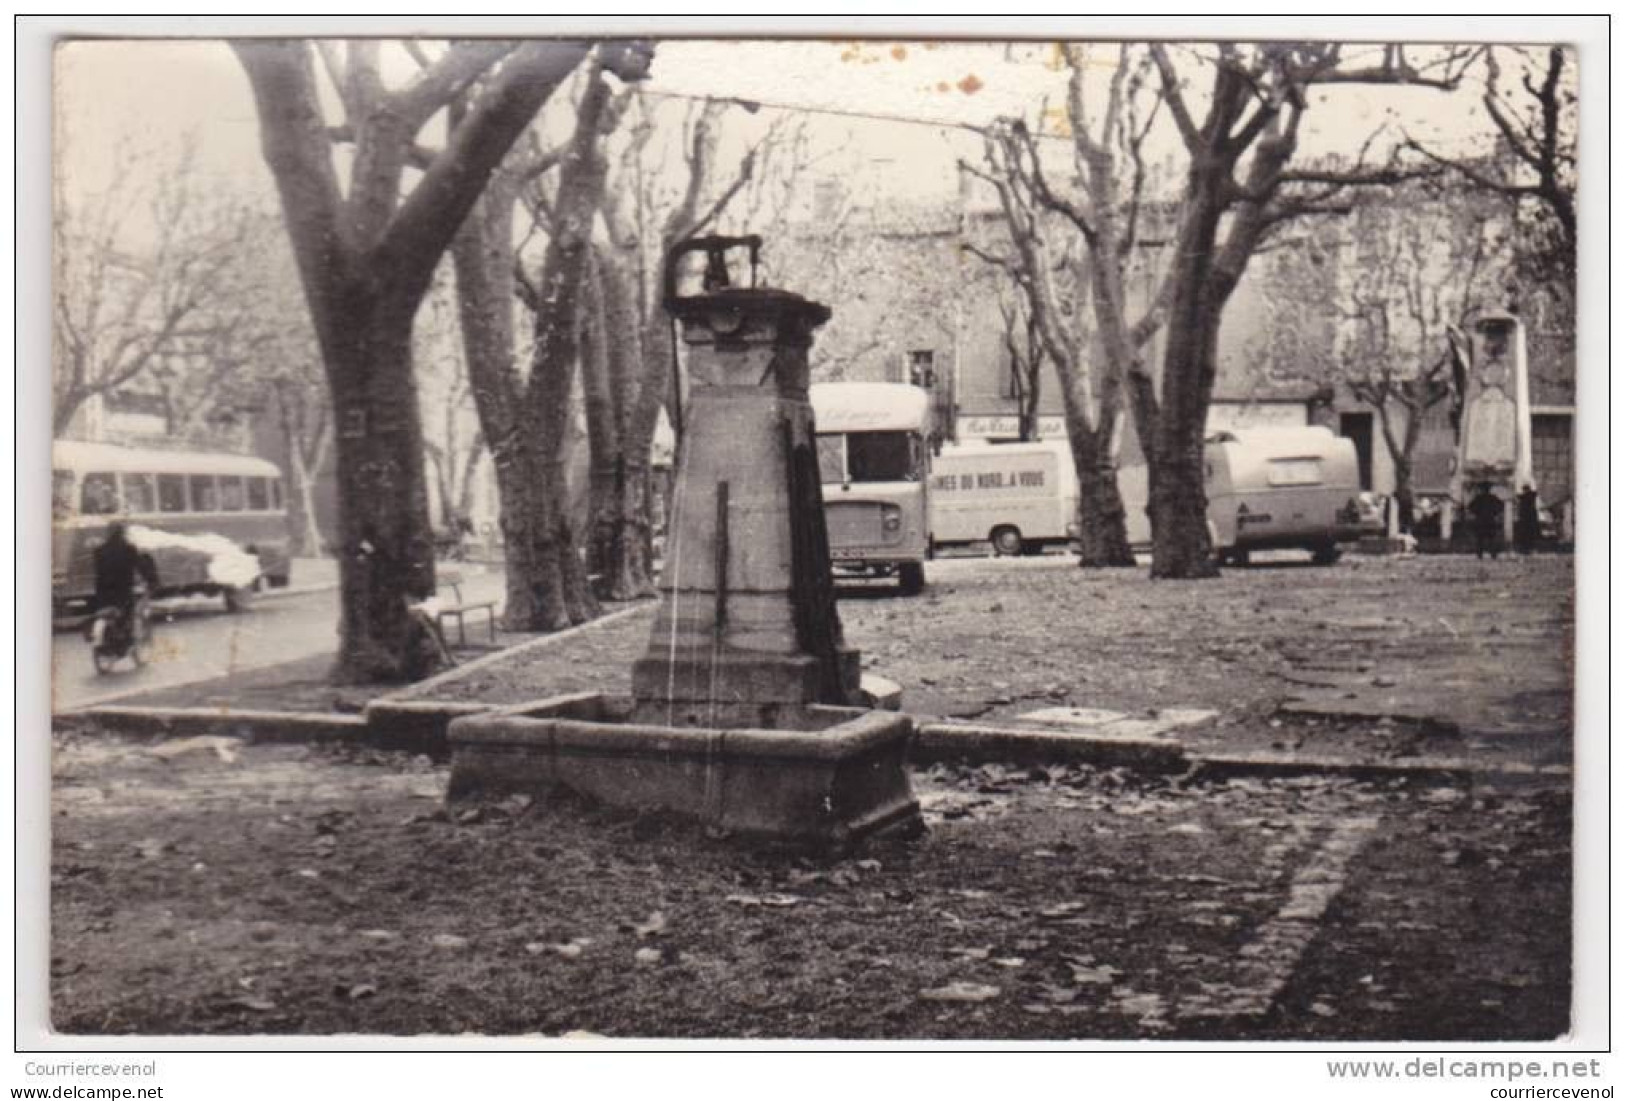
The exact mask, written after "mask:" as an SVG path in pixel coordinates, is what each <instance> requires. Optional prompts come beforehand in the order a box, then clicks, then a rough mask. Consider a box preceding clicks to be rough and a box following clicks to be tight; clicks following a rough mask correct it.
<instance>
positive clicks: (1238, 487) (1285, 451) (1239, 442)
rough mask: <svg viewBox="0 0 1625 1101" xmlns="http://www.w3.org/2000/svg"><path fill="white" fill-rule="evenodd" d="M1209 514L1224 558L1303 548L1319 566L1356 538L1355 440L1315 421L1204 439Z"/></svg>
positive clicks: (1359, 522) (1360, 526)
mask: <svg viewBox="0 0 1625 1101" xmlns="http://www.w3.org/2000/svg"><path fill="white" fill-rule="evenodd" d="M1206 455H1207V514H1208V520H1209V521H1210V523H1211V524H1212V528H1211V530H1212V531H1213V532H1214V549H1215V551H1216V552H1217V553H1218V554H1219V557H1220V560H1221V561H1229V562H1234V563H1236V564H1238V565H1245V564H1246V562H1247V558H1248V554H1249V553H1250V552H1251V551H1255V550H1273V549H1279V548H1301V549H1304V550H1308V551H1310V552H1312V553H1313V555H1314V560H1315V561H1316V562H1317V563H1320V564H1322V565H1327V564H1330V563H1332V562H1335V561H1337V558H1338V554H1339V551H1338V544H1339V543H1342V542H1352V541H1354V540H1357V539H1359V538H1360V536H1361V534H1362V533H1363V531H1364V523H1363V518H1362V515H1361V509H1360V488H1361V487H1360V468H1359V462H1358V459H1357V458H1356V456H1355V451H1354V441H1353V440H1349V439H1346V438H1344V437H1341V436H1338V435H1336V434H1335V433H1333V432H1332V430H1331V429H1329V428H1323V427H1320V426H1311V427H1294V428H1249V429H1233V430H1230V431H1225V432H1219V433H1216V434H1215V435H1212V436H1209V437H1208V440H1207V450H1206Z"/></svg>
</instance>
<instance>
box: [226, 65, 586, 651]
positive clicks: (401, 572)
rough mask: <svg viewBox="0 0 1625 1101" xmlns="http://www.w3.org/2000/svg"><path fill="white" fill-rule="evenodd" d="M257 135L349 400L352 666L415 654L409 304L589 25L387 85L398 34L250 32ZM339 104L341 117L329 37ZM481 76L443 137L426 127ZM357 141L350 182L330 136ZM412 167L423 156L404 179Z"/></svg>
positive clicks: (341, 480)
mask: <svg viewBox="0 0 1625 1101" xmlns="http://www.w3.org/2000/svg"><path fill="white" fill-rule="evenodd" d="M233 48H234V49H235V51H236V53H237V56H238V59H239V60H240V61H241V63H242V65H243V68H244V69H245V70H246V71H247V73H248V77H249V82H250V84H251V85H252V87H253V90H254V98H255V103H256V105H257V107H258V113H259V119H260V135H261V144H262V147H263V152H264V156H265V160H266V163H267V164H268V165H269V166H270V169H271V173H272V175H273V177H274V178H275V180H276V184H277V189H278V192H279V193H280V195H281V199H282V209H283V216H284V218H285V220H286V223H287V228H288V234H289V237H290V239H291V240H292V242H293V247H294V253H295V256H296V258H297V260H298V265H299V271H300V275H301V277H302V281H303V284H304V287H305V296H306V299H307V300H308V302H309V305H310V311H311V317H312V320H313V322H314V327H315V330H316V335H317V339H318V341H319V344H320V347H321V350H322V360H323V363H324V366H325V368H326V374H327V381H328V386H329V388H330V391H331V394H332V398H333V405H334V411H335V414H336V417H337V433H336V443H337V456H338V498H339V524H340V533H339V543H340V551H341V555H340V563H341V565H340V583H341V595H342V614H341V620H340V630H339V635H340V646H339V655H338V660H337V663H336V665H335V668H334V675H335V677H336V678H337V679H339V680H343V681H377V680H395V679H400V678H402V677H406V676H410V675H411V674H413V673H414V672H416V671H418V668H419V658H418V656H417V648H416V647H414V646H413V631H412V628H411V622H412V621H411V618H410V615H409V612H408V603H409V601H410V600H411V599H413V598H423V597H427V596H429V595H430V594H432V593H433V591H434V587H435V581H434V556H433V550H432V538H431V532H430V524H429V517H428V502H427V489H426V484H425V477H424V456H423V443H422V441H423V431H422V423H421V415H420V412H419V408H418V401H417V391H416V387H415V384H414V379H413V373H412V347H411V343H412V340H411V338H412V319H413V316H414V314H415V313H416V312H417V307H418V304H419V302H420V301H421V300H422V298H423V295H424V293H425V292H426V291H427V289H428V286H429V282H430V280H431V279H432V277H433V274H434V269H435V265H436V263H437V261H438V260H439V258H440V256H441V254H442V253H443V252H444V251H445V250H446V248H447V246H448V245H450V243H451V240H452V237H453V236H454V235H455V233H456V231H457V228H458V227H459V226H460V225H461V224H462V223H463V220H464V218H465V217H466V216H467V214H468V212H469V210H470V209H471V208H472V207H473V205H474V202H475V200H476V199H477V198H478V197H479V194H480V192H481V190H482V189H483V188H484V186H485V184H486V181H487V180H488V179H489V178H490V175H491V173H492V171H493V170H494V169H495V168H496V166H497V165H498V164H499V163H500V162H501V160H502V158H503V156H504V155H505V154H506V153H507V151H508V149H509V148H510V147H511V146H512V145H513V143H514V141H515V140H516V139H517V138H518V137H519V135H520V134H521V133H523V132H524V129H525V127H526V126H527V125H529V123H530V121H531V119H532V118H534V117H535V115H536V112H537V110H538V109H539V108H540V107H541V105H542V104H543V103H544V102H545V101H546V100H547V98H548V97H549V96H550V95H551V94H552V92H553V91H554V89H556V88H557V87H558V86H559V85H560V84H561V83H562V82H563V81H564V80H565V78H566V77H567V76H568V75H569V74H570V72H571V71H572V70H574V69H575V67H576V65H577V64H578V63H579V62H580V61H581V59H582V58H583V57H585V56H586V55H587V53H588V50H589V49H590V45H589V44H588V43H584V42H565V41H556V40H548V41H530V42H524V43H518V42H507V41H479V42H461V43H456V44H453V45H451V46H449V47H448V48H446V49H445V50H443V51H442V52H440V53H439V54H438V56H435V57H432V58H431V57H430V56H428V53H427V51H426V50H425V49H424V48H423V47H422V46H420V45H417V44H414V45H413V47H412V48H411V49H410V50H409V51H408V52H409V53H410V54H411V55H412V57H413V58H414V59H415V60H417V61H418V62H419V69H418V71H417V73H416V74H415V75H414V76H413V77H412V78H411V79H410V80H408V81H407V82H406V83H405V84H403V85H401V86H399V87H397V88H393V89H392V88H389V87H387V86H386V84H385V81H384V79H383V75H382V71H383V70H382V66H381V65H380V54H381V51H382V50H383V49H385V48H386V47H385V45H384V44H383V43H380V42H377V41H356V42H350V43H348V44H344V45H341V44H339V43H337V42H332V41H321V42H320V43H318V44H316V45H314V46H313V45H312V44H311V43H308V42H299V41H287V40H270V39H264V40H244V41H239V42H236V43H234V44H233ZM318 53H319V55H320V59H321V64H322V66H323V69H324V70H325V72H326V73H327V76H328V78H329V80H330V82H331V84H332V89H333V93H334V98H336V101H337V103H338V105H339V106H340V108H341V110H342V113H343V118H342V119H341V120H339V121H337V122H332V123H330V121H329V120H328V119H327V117H326V116H325V114H324V111H323V102H324V100H323V97H322V95H321V94H320V93H319V91H318V87H317V77H316V54H318ZM481 77H485V78H486V79H485V81H484V84H483V87H482V89H481V91H480V93H479V95H478V96H477V97H476V98H475V99H474V100H473V102H472V103H471V104H470V105H469V106H468V108H467V110H466V111H464V112H463V113H462V115H461V118H460V119H459V120H458V121H457V122H456V124H455V125H450V126H448V127H447V134H446V142H445V146H444V148H443V149H440V150H431V149H425V148H423V147H422V146H421V145H420V144H419V138H418V135H419V134H420V132H421V131H423V129H424V128H425V127H426V126H427V124H428V123H429V122H430V120H431V119H433V118H434V117H436V116H437V115H439V114H440V113H442V111H443V110H444V109H445V108H446V107H447V105H448V104H450V103H451V102H452V101H453V100H456V99H457V98H459V97H461V96H462V95H463V94H464V93H465V92H467V91H468V89H469V88H470V87H471V86H472V85H473V84H474V82H475V81H477V80H479V79H480V78H481ZM336 142H345V143H349V144H351V145H352V146H353V149H352V150H351V153H350V156H349V158H348V163H349V169H350V171H349V180H348V183H347V185H341V183H340V181H339V175H338V168H337V166H336V165H335V162H334V144H335V143H336ZM409 167H415V168H418V169H420V170H421V173H422V174H421V176H420V177H419V178H418V180H417V182H416V184H415V186H413V187H412V188H411V189H410V191H405V193H404V196H403V191H404V188H403V184H404V182H405V177H406V173H407V170H408V168H409Z"/></svg>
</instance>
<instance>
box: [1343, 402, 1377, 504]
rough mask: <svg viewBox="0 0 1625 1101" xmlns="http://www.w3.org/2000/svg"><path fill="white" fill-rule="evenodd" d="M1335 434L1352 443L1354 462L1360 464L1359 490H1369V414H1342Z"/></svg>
mask: <svg viewBox="0 0 1625 1101" xmlns="http://www.w3.org/2000/svg"><path fill="white" fill-rule="evenodd" d="M1337 432H1338V435H1340V436H1346V437H1348V438H1349V439H1351V440H1353V441H1354V455H1355V461H1357V462H1358V463H1359V464H1360V488H1361V489H1370V488H1371V414H1370V413H1344V414H1342V415H1341V416H1340V417H1339V418H1338V425H1337Z"/></svg>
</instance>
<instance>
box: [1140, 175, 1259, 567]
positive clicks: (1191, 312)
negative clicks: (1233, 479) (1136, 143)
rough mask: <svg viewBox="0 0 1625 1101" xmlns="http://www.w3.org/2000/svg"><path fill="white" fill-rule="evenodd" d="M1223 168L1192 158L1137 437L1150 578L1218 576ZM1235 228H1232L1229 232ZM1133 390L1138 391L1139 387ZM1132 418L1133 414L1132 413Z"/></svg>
mask: <svg viewBox="0 0 1625 1101" xmlns="http://www.w3.org/2000/svg"><path fill="white" fill-rule="evenodd" d="M1229 172H1230V166H1229V165H1228V164H1226V163H1224V162H1223V161H1221V160H1203V159H1200V158H1193V159H1192V162H1191V168H1190V173H1189V177H1188V180H1187V182H1186V190H1185V194H1186V207H1185V213H1184V217H1183V218H1182V220H1181V224H1180V227H1179V233H1178V236H1177V237H1176V239H1175V240H1176V242H1177V244H1176V253H1175V257H1174V270H1173V273H1172V278H1173V280H1174V292H1173V301H1172V303H1171V305H1170V308H1169V311H1168V324H1167V338H1166V346H1165V349H1164V352H1163V363H1162V387H1161V393H1160V394H1159V395H1158V396H1157V404H1156V410H1155V414H1154V415H1153V416H1151V417H1147V418H1143V419H1144V420H1146V421H1149V422H1152V423H1151V424H1149V425H1148V427H1150V428H1151V433H1150V434H1149V435H1147V436H1142V437H1141V441H1142V443H1143V444H1145V453H1146V473H1147V478H1148V480H1149V507H1148V510H1147V511H1148V513H1149V515H1150V518H1151V539H1152V551H1151V576H1152V577H1163V578H1204V577H1217V576H1218V574H1219V567H1218V563H1217V562H1216V561H1215V560H1214V555H1213V540H1212V536H1211V535H1210V533H1209V530H1208V520H1207V487H1206V484H1205V475H1206V462H1205V459H1204V455H1203V443H1204V438H1205V436H1206V434H1207V410H1208V403H1209V401H1210V399H1211V398H1212V395H1213V380H1214V377H1215V374H1216V364H1215V360H1216V355H1217V351H1218V343H1219V323H1220V321H1221V319H1222V316H1223V309H1224V303H1225V300H1226V299H1227V298H1228V297H1229V294H1230V291H1231V290H1232V289H1233V288H1234V286H1235V279H1236V278H1239V275H1240V273H1239V271H1237V272H1228V271H1225V272H1221V271H1220V270H1219V265H1218V264H1217V263H1216V262H1215V261H1216V260H1217V256H1216V252H1217V246H1216V239H1217V236H1218V229H1219V221H1220V219H1221V218H1222V217H1223V214H1224V204H1223V202H1222V200H1221V193H1222V189H1223V188H1224V187H1226V186H1228V184H1229V180H1230V175H1229ZM1237 232H1240V228H1239V227H1236V228H1234V229H1232V234H1231V235H1232V237H1234V236H1235V234H1236V233H1237ZM1135 392H1136V394H1138V395H1141V397H1142V398H1143V397H1144V392H1143V391H1142V390H1140V389H1139V388H1136V390H1135ZM1136 416H1137V420H1139V419H1141V418H1139V415H1138V414H1137V415H1136Z"/></svg>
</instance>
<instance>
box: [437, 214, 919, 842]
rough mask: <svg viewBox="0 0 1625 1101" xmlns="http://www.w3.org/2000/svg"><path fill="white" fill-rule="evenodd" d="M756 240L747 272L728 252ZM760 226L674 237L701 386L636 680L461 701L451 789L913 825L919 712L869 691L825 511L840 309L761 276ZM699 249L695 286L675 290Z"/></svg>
mask: <svg viewBox="0 0 1625 1101" xmlns="http://www.w3.org/2000/svg"><path fill="white" fill-rule="evenodd" d="M739 247H745V248H748V249H749V255H750V267H751V280H750V285H749V286H744V287H739V286H734V285H733V280H732V278H731V276H730V273H729V269H728V264H727V254H728V252H729V251H730V250H732V249H736V248H739ZM760 248H761V240H760V239H759V238H756V237H746V238H721V237H704V238H696V239H693V240H691V241H687V242H684V243H683V244H681V245H679V246H678V247H677V248H676V249H674V250H673V252H672V254H671V256H670V257H668V260H667V267H666V297H665V303H666V308H667V309H668V310H669V311H670V312H671V314H672V316H673V317H674V318H675V319H676V321H677V323H678V324H679V326H680V328H681V333H682V339H683V342H684V344H685V345H686V347H687V349H688V365H689V375H690V378H691V381H692V398H691V401H690V403H689V408H688V410H687V411H686V414H687V415H686V418H685V419H686V421H687V423H686V426H685V427H686V431H685V432H684V434H683V440H682V444H681V448H680V452H679V455H678V458H677V479H676V488H675V491H674V493H673V496H672V508H671V515H670V522H669V524H668V535H667V549H666V559H665V565H664V569H663V575H662V578H661V585H660V590H661V591H660V609H659V612H658V614H657V615H656V617H655V622H654V626H653V628H652V630H651V631H650V636H649V644H648V647H647V649H646V650H645V652H644V654H643V656H642V657H641V658H639V659H638V660H637V661H636V662H635V663H634V664H633V667H632V695H631V697H630V698H623V697H615V696H610V695H605V694H601V693H584V694H579V695H572V696H561V697H556V698H553V699H548V700H543V701H540V702H538V703H534V704H527V705H523V706H521V707H517V708H509V709H504V710H499V711H493V712H487V713H484V714H480V715H475V716H470V717H467V718H462V719H458V720H457V721H456V722H454V723H452V725H451V728H450V742H451V748H452V774H451V783H450V787H449V790H448V798H449V799H453V800H456V799H461V798H465V797H468V796H471V795H476V794H503V793H514V792H523V793H527V794H531V795H534V796H537V797H541V798H545V797H546V796H547V795H548V794H549V793H551V792H554V791H556V790H558V789H561V788H562V789H566V790H569V791H573V792H575V793H576V794H579V795H585V796H587V797H589V798H591V799H594V800H597V801H600V802H602V803H606V804H609V805H612V806H617V807H625V808H631V809H636V810H645V811H661V812H673V813H677V814H680V815H685V816H688V817H691V818H694V819H697V820H699V821H701V822H704V823H705V824H707V825H710V826H714V827H719V828H722V829H725V830H727V831H729V832H731V833H736V834H740V835H746V836H752V837H759V838H764V839H771V840H782V841H790V842H798V843H813V844H822V845H830V844H835V845H841V844H846V843H849V842H851V841H854V840H856V839H858V838H861V837H863V836H865V835H867V834H870V833H873V832H875V831H877V830H880V829H883V828H888V827H898V826H917V825H918V822H919V809H918V805H917V804H916V802H915V800H914V797H913V793H912V791H911V790H910V788H909V782H908V774H907V772H906V770H905V768H904V759H905V754H906V751H907V747H908V742H909V738H910V735H911V734H912V723H911V720H910V719H909V718H908V716H906V715H903V714H900V713H897V712H890V711H876V710H868V709H865V708H864V707H862V706H859V705H860V703H861V700H862V698H863V696H862V693H861V691H860V686H859V674H858V655H857V653H856V651H854V650H852V649H850V648H848V647H847V646H846V645H845V643H844V641H843V639H842V635H841V623H840V616H839V614H838V612H837V609H836V604H835V592H834V584H833V582H832V580H831V575H830V560H829V544H828V539H827V536H826V533H825V529H824V513H823V503H822V499H821V496H820V486H819V476H818V463H817V454H816V447H815V441H814V435H813V433H814V428H813V413H812V407H811V405H810V403H809V401H808V397H807V381H808V377H807V375H808V366H807V351H808V349H809V347H810V346H811V344H812V334H813V330H815V329H816V328H817V327H818V326H819V325H821V324H823V323H824V322H825V321H827V320H828V319H829V316H830V311H829V309H828V307H826V306H823V305H821V304H819V303H817V302H812V301H809V300H808V299H805V298H802V297H801V296H799V295H796V294H792V293H790V292H788V291H783V290H775V289H772V288H766V287H760V286H757V285H756V272H757V268H758V261H759V252H760ZM696 252H703V253H704V254H705V255H706V259H707V263H706V269H705V276H704V281H703V287H704V289H703V291H702V292H701V293H698V294H692V295H684V296H679V295H678V293H677V283H678V278H677V275H678V272H679V270H680V264H681V262H682V260H683V258H684V257H686V256H688V255H690V254H692V253H696Z"/></svg>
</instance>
